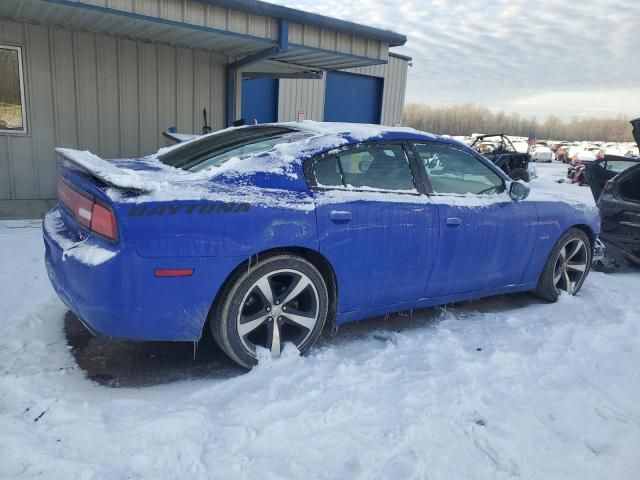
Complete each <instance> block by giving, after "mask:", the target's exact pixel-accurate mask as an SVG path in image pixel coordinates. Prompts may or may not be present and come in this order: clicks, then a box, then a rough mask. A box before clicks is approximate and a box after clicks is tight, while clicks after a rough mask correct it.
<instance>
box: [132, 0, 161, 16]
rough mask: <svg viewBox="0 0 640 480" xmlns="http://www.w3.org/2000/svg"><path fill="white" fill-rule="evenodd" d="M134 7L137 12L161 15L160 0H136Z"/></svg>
mask: <svg viewBox="0 0 640 480" xmlns="http://www.w3.org/2000/svg"><path fill="white" fill-rule="evenodd" d="M133 8H134V11H135V12H136V13H139V14H141V15H149V16H152V17H158V16H160V6H159V2H158V0H135V2H133Z"/></svg>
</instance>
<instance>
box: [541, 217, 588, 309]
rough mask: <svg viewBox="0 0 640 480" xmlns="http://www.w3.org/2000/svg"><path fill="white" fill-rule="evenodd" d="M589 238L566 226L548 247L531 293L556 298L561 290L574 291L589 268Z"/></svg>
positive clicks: (551, 298)
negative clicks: (545, 261)
mask: <svg viewBox="0 0 640 480" xmlns="http://www.w3.org/2000/svg"><path fill="white" fill-rule="evenodd" d="M592 255H593V253H592V251H591V242H590V241H589V237H588V236H587V234H586V233H584V232H583V231H582V230H580V229H578V228H570V229H569V230H567V231H566V232H565V233H564V234H563V235H562V237H560V240H558V243H556V245H555V247H553V250H552V251H551V254H550V255H549V258H548V259H547V263H546V264H545V266H544V269H543V270H542V274H541V275H540V278H539V280H538V285H537V286H536V289H535V291H534V293H535V294H536V295H537V296H539V297H540V298H543V299H545V300H548V301H550V302H555V301H556V300H557V299H558V296H559V295H560V291H565V292H567V293H568V294H569V295H575V294H576V293H578V292H579V291H580V288H582V284H583V283H584V280H585V279H586V278H587V275H588V274H589V270H590V269H591V258H592Z"/></svg>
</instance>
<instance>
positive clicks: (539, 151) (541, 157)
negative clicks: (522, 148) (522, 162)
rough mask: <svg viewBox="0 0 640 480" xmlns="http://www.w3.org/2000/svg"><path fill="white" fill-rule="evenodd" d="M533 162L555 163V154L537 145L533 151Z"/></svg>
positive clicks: (547, 148)
mask: <svg viewBox="0 0 640 480" xmlns="http://www.w3.org/2000/svg"><path fill="white" fill-rule="evenodd" d="M531 160H533V161H534V162H540V163H551V161H553V152H552V151H551V149H550V148H549V147H545V146H544V145H537V146H535V147H533V148H532V149H531Z"/></svg>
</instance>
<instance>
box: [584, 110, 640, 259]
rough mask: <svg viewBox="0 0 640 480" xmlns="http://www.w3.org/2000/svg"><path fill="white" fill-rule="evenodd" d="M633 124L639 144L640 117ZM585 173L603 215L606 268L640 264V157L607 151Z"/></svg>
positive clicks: (602, 233) (602, 234)
mask: <svg viewBox="0 0 640 480" xmlns="http://www.w3.org/2000/svg"><path fill="white" fill-rule="evenodd" d="M632 124H633V125H634V131H633V133H634V137H635V138H636V141H637V142H638V146H639V147H640V118H639V119H636V120H633V121H632ZM585 176H586V178H587V181H588V182H589V187H590V188H591V191H592V192H593V196H594V198H595V199H596V201H597V205H598V207H599V208H600V212H601V216H602V232H601V238H602V242H603V243H604V244H605V246H606V249H607V255H606V258H605V259H603V265H604V267H605V269H609V270H615V269H618V268H621V267H624V266H625V265H626V263H628V262H631V263H633V264H636V265H640V158H630V157H623V156H613V155H606V156H605V157H604V158H603V159H601V160H597V161H595V162H593V163H592V164H590V165H589V166H588V167H586V170H585Z"/></svg>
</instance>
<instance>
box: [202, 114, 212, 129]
mask: <svg viewBox="0 0 640 480" xmlns="http://www.w3.org/2000/svg"><path fill="white" fill-rule="evenodd" d="M202 115H203V116H204V125H203V127H202V134H203V135H206V134H207V133H211V127H210V126H209V124H208V122H207V109H206V108H203V109H202Z"/></svg>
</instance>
